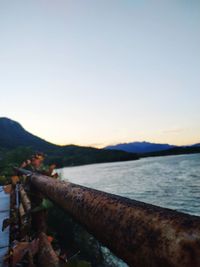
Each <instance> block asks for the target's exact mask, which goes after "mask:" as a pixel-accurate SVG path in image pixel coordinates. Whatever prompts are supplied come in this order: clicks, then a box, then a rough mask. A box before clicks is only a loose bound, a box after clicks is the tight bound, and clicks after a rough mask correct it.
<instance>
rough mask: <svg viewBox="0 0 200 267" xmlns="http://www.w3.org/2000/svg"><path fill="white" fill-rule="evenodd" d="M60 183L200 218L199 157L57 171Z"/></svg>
mask: <svg viewBox="0 0 200 267" xmlns="http://www.w3.org/2000/svg"><path fill="white" fill-rule="evenodd" d="M59 172H60V173H61V175H62V177H63V179H68V180H69V181H71V182H73V183H77V184H81V185H84V186H87V187H92V188H95V189H99V190H102V191H106V192H109V193H113V194H117V195H121V196H125V197H128V198H132V199H136V200H140V201H143V202H147V203H151V204H155V205H158V206H162V207H167V208H171V209H176V210H179V211H182V212H186V213H190V214H194V215H199V216H200V154H192V155H180V156H167V157H154V158H145V159H141V160H138V161H129V162H117V163H104V164H94V165H86V166H79V167H69V168H63V169H60V170H59Z"/></svg>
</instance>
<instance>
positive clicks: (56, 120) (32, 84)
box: [0, 0, 200, 146]
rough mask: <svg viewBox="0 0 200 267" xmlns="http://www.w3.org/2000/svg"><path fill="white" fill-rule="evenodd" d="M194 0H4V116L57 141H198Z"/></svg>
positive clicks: (0, 42) (198, 34)
mask: <svg viewBox="0 0 200 267" xmlns="http://www.w3.org/2000/svg"><path fill="white" fill-rule="evenodd" d="M199 14H200V1H198V0H196V1H195V0H194V1H192V0H191V1H189V0H188V1H186V0H185V1H184V0H179V1H176V0H166V1H160V0H157V1H150V0H149V1H142V0H140V1H139V0H138V1H134V0H132V1H131V0H121V1H119V0H95V1H94V0H90V1H89V0H79V1H78V0H77V1H76V0H71V1H68V0H65V1H64V0H63V1H61V0H56V1H55V0H29V1H27V0H24V1H22V0H18V1H14V0H13V1H7V0H5V1H3V0H0V93H1V98H0V116H6V117H9V118H11V119H14V120H17V121H19V122H20V123H21V124H22V125H23V126H24V127H25V128H26V129H27V130H29V131H30V132H32V133H34V134H36V135H39V136H41V137H42V138H45V139H46V140H48V141H51V142H54V143H57V144H69V143H75V144H80V145H96V146H104V145H107V144H114V143H118V142H129V141H138V140H139V141H141V140H146V141H153V142H162V143H165V142H167V143H173V144H191V143H195V142H199V141H200V104H199V102H200V15H199Z"/></svg>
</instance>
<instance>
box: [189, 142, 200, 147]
mask: <svg viewBox="0 0 200 267" xmlns="http://www.w3.org/2000/svg"><path fill="white" fill-rule="evenodd" d="M191 147H200V143H198V144H194V145H192V146H191Z"/></svg>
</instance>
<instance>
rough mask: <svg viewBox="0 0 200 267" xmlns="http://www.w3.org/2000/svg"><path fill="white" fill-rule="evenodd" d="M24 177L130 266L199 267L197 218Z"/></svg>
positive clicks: (38, 177) (66, 184)
mask: <svg viewBox="0 0 200 267" xmlns="http://www.w3.org/2000/svg"><path fill="white" fill-rule="evenodd" d="M18 171H20V172H21V173H23V174H27V171H25V172H24V170H20V169H18ZM28 175H31V178H30V180H31V183H32V184H33V185H34V186H35V187H36V188H37V189H38V190H39V191H40V192H42V193H43V194H44V195H45V196H46V197H48V198H49V199H51V200H52V201H53V202H55V203H56V204H58V205H59V206H60V207H62V208H63V209H64V210H65V211H67V212H68V213H70V214H71V215H72V216H73V217H74V218H75V219H76V220H77V221H78V222H79V223H81V224H82V225H84V226H85V227H86V229H87V230H88V231H89V232H91V233H92V234H93V235H94V236H95V237H96V238H97V239H98V240H99V241H101V242H102V243H103V244H104V245H106V246H107V247H108V248H110V249H111V251H113V252H114V253H115V254H116V255H117V256H118V257H120V258H121V259H123V260H124V261H125V262H127V263H128V264H129V266H133V267H161V266H162V267H200V217H197V216H191V215H188V214H184V213H180V212H177V211H173V210H170V209H165V208H160V207H157V206H154V205H150V204H145V203H143V202H139V201H135V200H130V199H127V198H124V197H120V196H116V195H112V194H108V193H105V192H101V191H98V190H94V189H90V188H86V187H83V186H79V185H76V184H72V183H69V182H65V181H59V180H55V179H52V178H50V177H48V176H44V175H40V174H36V173H28Z"/></svg>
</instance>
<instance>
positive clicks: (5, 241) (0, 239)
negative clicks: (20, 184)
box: [0, 186, 10, 266]
mask: <svg viewBox="0 0 200 267" xmlns="http://www.w3.org/2000/svg"><path fill="white" fill-rule="evenodd" d="M9 217H10V195H9V194H7V193H5V192H4V188H3V186H0V266H5V265H4V263H3V261H4V256H5V254H6V253H7V251H8V246H9V227H7V228H6V229H5V230H4V231H2V226H3V221H4V219H6V218H9Z"/></svg>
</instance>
